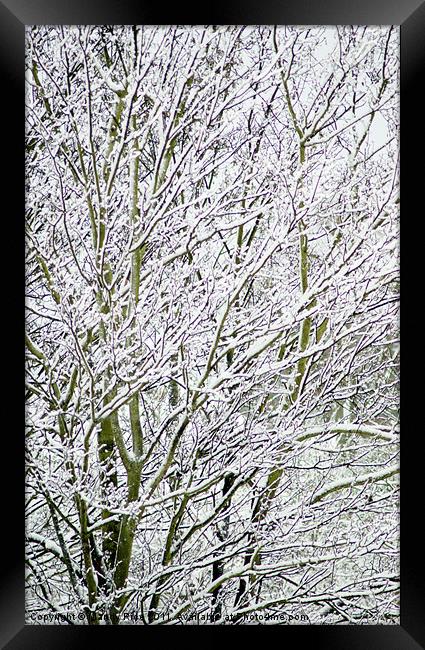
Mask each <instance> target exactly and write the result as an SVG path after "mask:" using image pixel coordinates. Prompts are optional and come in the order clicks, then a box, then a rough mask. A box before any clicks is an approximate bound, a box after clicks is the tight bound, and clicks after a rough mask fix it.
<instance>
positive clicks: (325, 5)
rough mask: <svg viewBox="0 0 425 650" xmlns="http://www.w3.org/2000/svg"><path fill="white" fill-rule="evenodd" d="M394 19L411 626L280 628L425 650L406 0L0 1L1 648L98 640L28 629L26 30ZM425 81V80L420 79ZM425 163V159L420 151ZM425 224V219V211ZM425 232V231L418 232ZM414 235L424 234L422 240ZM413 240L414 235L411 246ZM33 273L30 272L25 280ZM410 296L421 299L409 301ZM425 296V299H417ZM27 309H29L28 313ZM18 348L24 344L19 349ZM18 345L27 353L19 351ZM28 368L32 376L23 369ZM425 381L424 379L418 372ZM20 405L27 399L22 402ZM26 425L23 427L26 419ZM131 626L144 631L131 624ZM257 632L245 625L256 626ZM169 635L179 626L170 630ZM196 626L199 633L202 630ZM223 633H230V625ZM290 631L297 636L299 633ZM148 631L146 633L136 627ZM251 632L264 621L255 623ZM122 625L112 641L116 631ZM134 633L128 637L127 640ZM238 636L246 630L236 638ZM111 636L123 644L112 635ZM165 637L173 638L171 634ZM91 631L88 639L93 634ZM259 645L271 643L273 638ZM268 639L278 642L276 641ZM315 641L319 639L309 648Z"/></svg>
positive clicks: (411, 33)
mask: <svg viewBox="0 0 425 650" xmlns="http://www.w3.org/2000/svg"><path fill="white" fill-rule="evenodd" d="M163 23H167V24H174V23H177V24H212V23H218V24H223V25H224V24H298V25H300V24H311V25H318V24H322V25H327V24H329V25H331V24H332V25H335V24H382V25H383V24H394V25H399V26H400V42H401V73H400V74H401V104H400V105H401V111H400V113H401V129H400V131H401V190H402V199H403V200H402V206H403V210H402V214H403V218H402V219H401V236H400V251H401V281H402V282H401V286H402V297H403V299H402V301H401V307H402V315H401V326H400V327H401V333H402V334H404V338H403V345H402V361H401V378H402V389H401V414H402V418H401V422H402V427H401V431H402V434H403V436H402V445H401V451H402V454H401V469H402V472H401V486H402V489H401V518H400V520H401V534H400V541H401V624H400V625H399V626H373V625H372V626H286V629H284V630H282V631H281V630H271V628H272V627H273V626H268V627H267V630H264V629H261V630H260V633H261V634H266V637H267V635H268V634H269V633H270V630H271V632H272V633H273V634H275V633H276V632H278V633H279V635H282V636H281V637H280V639H279V641H280V640H281V642H282V644H283V645H286V644H289V643H291V644H292V643H294V642H296V643H302V644H306V645H307V644H312V646H313V647H314V648H315V649H316V648H318V647H324V648H325V647H326V648H327V649H328V650H333V649H335V650H336V649H338V650H340V649H341V648H344V649H345V650H351V649H353V650H354V649H360V648H362V649H363V648H373V649H376V650H381V649H382V650H410V649H411V650H415V649H417V648H421V647H422V648H425V616H424V613H425V607H424V591H423V585H424V561H423V547H424V543H423V536H422V529H421V525H420V524H421V523H422V519H423V515H422V509H423V506H422V501H423V495H424V492H423V489H421V488H422V478H423V475H424V473H423V471H422V465H423V459H424V456H423V453H422V447H421V444H420V443H421V442H422V440H421V439H422V437H423V432H422V427H421V419H420V414H421V412H420V407H421V404H422V401H423V399H422V400H421V398H422V392H423V388H422V385H423V382H422V381H421V380H420V379H419V380H417V379H416V378H415V377H414V376H413V375H414V372H415V370H416V369H417V368H422V367H423V364H422V355H423V346H421V343H420V335H421V333H422V331H421V330H422V329H423V327H422V316H421V315H420V306H421V304H422V300H421V295H422V294H421V293H420V285H419V283H420V281H421V279H422V276H423V272H422V273H421V270H420V267H419V264H420V263H421V261H422V260H421V257H422V256H421V248H422V242H421V238H420V236H419V231H418V228H419V225H420V222H421V216H422V212H423V208H422V186H423V184H424V180H423V177H424V174H423V171H422V167H421V165H420V164H418V163H417V162H416V156H415V154H416V153H417V152H419V153H421V152H423V151H424V147H423V140H424V133H423V132H424V128H423V121H424V120H423V115H424V110H423V104H422V102H421V101H420V99H419V91H420V89H421V86H423V70H424V67H423V59H424V55H425V47H424V41H425V2H423V3H418V0H404V1H403V2H398V3H396V2H395V0H392V1H391V2H388V0H387V2H384V0H357V2H352V1H351V0H339V1H338V0H327V1H325V0H289V1H284V2H278V1H277V0H263V1H262V2H261V3H254V2H253V0H245V2H244V3H242V2H240V3H239V2H238V3H236V2H235V0H227V1H226V3H222V4H221V3H219V2H218V1H217V2H215V3H214V4H212V3H201V4H199V5H198V7H197V8H194V7H191V6H190V5H189V4H188V5H187V6H183V5H182V4H181V3H174V4H173V5H172V6H170V7H166V6H165V5H164V3H158V2H157V3H153V2H152V1H151V0H150V2H149V3H148V2H143V3H138V4H137V5H136V3H134V5H132V3H131V2H129V1H128V0H121V1H119V0H88V1H86V2H83V1H82V0H73V1H72V2H68V1H67V0H4V1H3V2H0V69H1V70H2V86H1V88H2V101H1V102H0V105H1V111H2V121H1V133H2V143H3V156H2V158H3V164H4V165H3V166H4V169H3V174H2V180H3V196H4V200H5V197H6V196H10V199H11V200H10V203H9V205H10V207H9V208H8V209H5V203H4V200H3V202H2V207H3V210H2V211H1V212H2V214H3V230H2V232H3V237H4V239H3V243H4V246H3V252H4V253H6V252H7V251H9V252H10V251H12V252H14V251H16V254H14V255H12V262H11V263H10V262H7V263H6V257H4V259H3V268H4V270H6V269H9V272H8V273H3V287H2V288H3V296H4V298H3V299H4V305H5V309H4V312H3V313H4V314H7V318H5V317H3V319H2V320H3V326H4V327H5V331H4V333H3V337H2V341H3V355H2V356H3V364H4V372H5V374H6V375H7V378H8V380H7V386H6V389H5V390H4V391H3V400H4V404H3V410H4V411H6V412H7V413H8V415H10V416H11V417H10V422H9V424H6V423H5V420H4V418H2V420H3V427H1V429H2V436H3V463H2V472H1V474H2V479H3V481H4V485H3V489H2V491H1V493H0V494H1V496H2V500H1V503H2V505H1V511H2V515H1V518H0V522H2V523H1V528H2V529H3V534H2V535H1V538H3V541H4V542H6V548H5V550H4V551H3V554H2V562H1V563H0V565H1V580H0V647H1V648H3V647H7V648H8V649H10V650H18V648H31V649H34V650H36V649H38V648H40V649H41V648H43V649H46V650H47V649H48V648H55V649H56V648H58V647H60V648H61V650H65V648H71V647H81V646H82V645H83V646H84V645H85V643H87V642H90V640H92V639H93V640H94V637H91V633H90V632H89V633H87V632H86V631H85V630H86V629H87V628H86V627H79V626H71V627H72V629H70V627H69V626H52V625H49V626H25V625H24V569H25V566H24V534H23V533H24V531H23V527H24V507H23V506H24V494H23V492H24V490H23V485H24V480H23V476H24V439H23V435H22V427H21V420H20V416H19V415H18V413H19V407H17V408H13V407H12V404H11V402H10V403H9V396H10V399H11V398H12V394H14V393H15V392H16V394H17V393H18V390H17V388H18V386H19V385H20V380H21V379H22V374H23V372H22V370H23V368H22V370H21V366H20V365H19V359H20V357H19V353H18V352H17V351H18V350H20V349H21V348H20V347H19V346H20V345H22V340H21V338H20V337H21V335H22V330H21V329H20V328H19V326H18V325H17V323H18V322H19V318H20V315H21V314H22V316H23V311H24V309H23V305H22V303H21V302H20V296H22V295H23V291H22V294H21V293H20V291H21V289H23V287H21V284H20V283H21V280H22V283H24V274H23V266H24V265H23V263H22V266H21V260H20V254H21V251H23V246H22V242H23V241H24V232H23V231H24V227H23V225H24V219H23V216H22V215H23V214H24V147H23V138H24V28H25V25H31V24H163ZM421 82H422V83H421ZM419 158H420V156H419ZM422 219H423V217H422ZM417 233H418V234H417ZM412 235H413V238H412ZM412 239H413V241H412ZM21 274H22V275H21ZM409 298H410V299H409ZM418 298H419V300H418ZM21 309H22V312H21V311H20V310H21ZM15 344H16V345H15ZM9 348H10V349H12V350H13V351H14V354H13V359H14V361H13V363H9V362H6V353H7V351H8V349H9ZM15 351H16V352H15ZM21 373H22V374H21ZM419 377H420V375H419ZM17 401H19V400H17ZM22 424H23V423H22ZM126 629H127V630H128V629H132V630H134V628H133V627H130V626H126ZM187 629H188V628H186V631H185V637H187V636H193V635H195V634H196V636H198V633H199V634H201V636H203V635H204V634H205V632H207V634H208V637H207V638H208V640H209V641H211V642H212V643H214V642H217V641H219V640H220V639H221V637H222V635H225V636H226V641H229V642H230V643H232V642H240V637H239V634H240V632H241V628H240V627H236V628H234V627H232V626H228V627H220V628H219V627H216V628H214V627H212V626H209V627H208V628H205V627H204V628H203V629H201V628H194V627H191V628H190V630H192V631H191V632H190V631H189V634H188V633H187ZM245 629H246V628H245ZM167 630H168V631H167ZM196 630H197V632H196ZM220 630H224V631H220ZM289 631H290V632H291V637H292V639H289V636H288V633H289ZM136 633H137V628H136ZM249 633H250V636H251V634H253V635H254V636H256V635H257V634H258V633H259V632H258V628H255V629H254V628H253V627H249ZM115 634H116V633H115V632H114V633H113V636H115ZM126 634H127V632H126V633H125V635H126ZM169 634H170V628H165V627H155V631H154V632H152V629H150V630H149V633H148V636H146V630H143V634H142V636H140V639H139V640H140V642H142V643H150V642H152V641H154V642H155V643H158V642H159V643H161V644H162V643H166V642H169V641H171V640H172V642H173V643H176V642H177V643H180V642H181V641H182V639H181V638H180V636H181V635H182V634H183V627H179V628H173V632H172V634H173V637H172V639H171V637H170V636H168V635H169ZM236 634H238V636H237V637H236V636H235V635H236ZM102 635H103V633H102V632H100V637H101V638H100V640H99V641H96V643H97V642H99V643H102V641H103V640H105V639H106V640H108V641H111V642H113V639H111V638H110V637H103V636H102ZM164 635H167V638H168V641H167V640H166V639H165V637H164ZM88 638H89V641H87V639H88ZM256 642H262V643H264V640H263V639H260V637H259V638H258V639H256ZM265 642H266V643H268V642H269V641H267V640H265ZM307 647H308V645H307Z"/></svg>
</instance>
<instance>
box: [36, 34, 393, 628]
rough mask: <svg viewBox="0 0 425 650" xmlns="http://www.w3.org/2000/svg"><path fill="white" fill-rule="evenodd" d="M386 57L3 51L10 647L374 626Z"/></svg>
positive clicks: (182, 43)
mask: <svg viewBox="0 0 425 650" xmlns="http://www.w3.org/2000/svg"><path fill="white" fill-rule="evenodd" d="M397 38H398V35H397V31H396V30H395V29H394V28H391V27H390V28H386V27H385V28H381V27H351V26H346V27H338V28H322V27H315V28H309V27H279V28H276V27H238V26H234V27H217V26H213V27H190V28H188V27H175V26H168V27H143V26H132V27H116V26H94V27H93V26H88V27H84V26H79V27H78V26H77V27H64V26H50V27H46V26H39V27H31V28H28V29H27V113H26V120H27V146H26V178H27V217H26V225H27V265H26V270H27V283H26V286H27V303H26V304H27V319H26V324H27V326H26V349H27V362H26V379H27V382H26V389H27V463H26V467H27V566H28V600H27V615H28V620H29V622H36V621H37V620H40V618H37V617H38V616H39V617H41V616H44V615H45V613H46V612H52V613H53V614H57V615H60V616H63V621H64V622H67V623H71V624H72V623H73V622H74V620H75V614H84V616H85V621H86V623H87V624H124V623H125V622H128V621H131V620H133V622H134V621H136V620H137V622H141V623H144V624H156V623H161V624H163V623H169V624H179V623H188V622H195V623H196V622H213V623H227V624H240V623H246V622H247V621H250V622H257V623H258V622H262V621H267V620H269V621H272V622H276V620H280V621H284V622H285V621H286V622H288V621H293V622H297V621H298V622H299V621H300V620H303V621H309V622H311V623H324V622H326V623H347V622H349V623H352V622H356V623H362V622H368V623H372V622H373V623H391V622H396V621H397V617H398V600H397V599H398V483H397V474H398V464H397V455H398V435H397V434H398V428H397V426H398V383H397V381H398V357H397V355H398V321H397V310H398V257H397V250H398V249H397V246H398V244H397V237H398V160H397V157H398V142H397V136H398V103H397V102H398V77H397V74H398V53H397ZM276 617H278V618H277V619H276ZM279 617H280V618H279ZM44 622H45V620H44Z"/></svg>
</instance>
